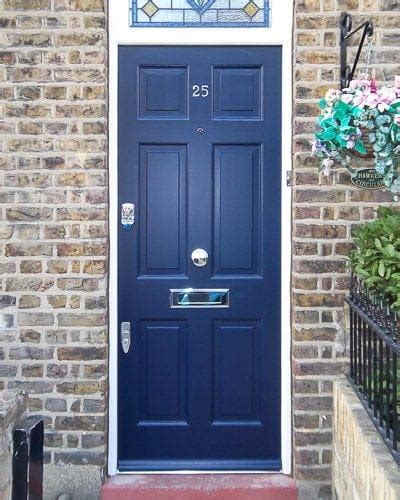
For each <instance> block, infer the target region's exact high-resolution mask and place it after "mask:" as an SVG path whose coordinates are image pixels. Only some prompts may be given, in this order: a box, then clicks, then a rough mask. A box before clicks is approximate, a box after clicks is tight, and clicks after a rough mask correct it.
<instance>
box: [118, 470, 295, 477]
mask: <svg viewBox="0 0 400 500" xmlns="http://www.w3.org/2000/svg"><path fill="white" fill-rule="evenodd" d="M138 474H140V475H142V474H143V475H157V474H165V475H170V476H173V475H197V474H198V475H200V474H283V475H284V476H290V474H287V473H285V472H283V471H282V470H165V471H164V470H158V471H154V470H149V471H119V470H117V472H116V474H115V475H116V476H137V475H138ZM110 477H112V476H110Z"/></svg>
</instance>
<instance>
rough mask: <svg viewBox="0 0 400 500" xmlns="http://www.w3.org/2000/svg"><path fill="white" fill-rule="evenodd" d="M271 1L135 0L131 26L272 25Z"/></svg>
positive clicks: (132, 6) (131, 9)
mask: <svg viewBox="0 0 400 500" xmlns="http://www.w3.org/2000/svg"><path fill="white" fill-rule="evenodd" d="M269 18H270V8H269V0H131V8H130V25H131V26H141V27H162V26H164V27H168V26H170V27H175V28H176V27H196V26H197V27H220V26H226V27H231V28H232V27H249V26H267V27H268V26H269Z"/></svg>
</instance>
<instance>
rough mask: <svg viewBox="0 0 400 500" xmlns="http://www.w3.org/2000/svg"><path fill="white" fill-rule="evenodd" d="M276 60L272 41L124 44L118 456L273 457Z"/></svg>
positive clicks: (271, 463)
mask: <svg viewBox="0 0 400 500" xmlns="http://www.w3.org/2000/svg"><path fill="white" fill-rule="evenodd" d="M266 75H268V77H267V76H266ZM280 75H281V49H280V48H279V47H129V46H124V47H120V49H119V130H118V140H119V153H118V155H119V156H118V159H119V162H118V169H119V172H118V178H119V202H120V203H125V202H130V203H134V204H135V208H136V210H135V212H136V222H135V224H134V226H133V228H132V229H131V230H130V231H126V230H124V229H123V228H122V226H121V225H119V227H120V229H119V242H118V267H119V275H118V302H119V306H118V307H119V312H118V314H119V321H120V322H122V321H124V322H126V321H128V322H130V324H131V346H130V349H129V351H128V352H127V353H124V351H123V350H122V347H121V346H120V348H119V354H118V467H119V469H120V470H121V471H130V470H132V471H135V470H180V469H193V470H215V469H217V470H218V469H220V470H249V469H251V470H257V469H259V470H279V469H280V467H281V461H280V390H281V386H280V254H281V249H280V204H281V200H280V189H281V159H280V147H281V146H280V144H281V142H280V141H281V138H280V129H281V115H280V113H281V81H280ZM117 223H118V224H120V223H119V221H117ZM197 248H201V249H204V250H205V251H206V252H207V253H208V261H207V263H206V265H204V266H203V267H198V266H196V265H195V264H194V262H193V261H192V259H191V254H192V251H193V250H195V249H197ZM190 288H192V289H207V290H209V289H228V290H229V307H222V308H221V307H220V308H213V307H206V308H203V307H195V308H190V307H184V308H172V307H171V304H170V290H171V289H183V290H187V289H190ZM186 293H188V292H187V291H186V292H185V293H183V295H182V297H188V296H187V295H185V294H186ZM183 300H186V299H183Z"/></svg>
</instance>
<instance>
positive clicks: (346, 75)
mask: <svg viewBox="0 0 400 500" xmlns="http://www.w3.org/2000/svg"><path fill="white" fill-rule="evenodd" d="M352 27H353V19H352V17H351V15H350V14H348V13H347V12H342V14H341V16H340V88H341V89H342V90H343V89H344V88H346V87H348V86H349V85H350V82H351V81H352V80H353V78H354V73H355V71H356V68H357V64H358V61H359V59H360V55H361V51H362V48H363V45H364V42H365V38H366V37H367V35H368V36H369V37H370V36H372V35H373V33H374V25H373V24H372V22H371V21H365V23H363V24H360V26H358V27H357V28H356V29H354V30H353V31H352ZM361 30H362V35H361V39H360V44H359V46H358V49H357V54H356V57H355V59H354V63H353V67H352V68H351V67H350V66H349V65H348V64H347V46H348V44H349V40H350V38H351V37H352V36H353V35H355V34H356V33H358V32H359V31H361Z"/></svg>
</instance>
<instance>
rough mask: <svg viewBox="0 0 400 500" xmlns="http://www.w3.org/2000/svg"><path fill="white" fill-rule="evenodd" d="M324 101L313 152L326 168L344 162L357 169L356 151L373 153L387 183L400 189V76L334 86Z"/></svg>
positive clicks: (328, 172)
mask: <svg viewBox="0 0 400 500" xmlns="http://www.w3.org/2000/svg"><path fill="white" fill-rule="evenodd" d="M319 107H320V110H321V112H320V116H319V117H318V119H317V125H318V131H317V132H316V133H315V142H314V146H313V153H314V155H315V156H317V157H318V158H320V159H321V170H323V172H324V174H325V175H329V174H330V173H331V171H332V168H333V167H334V166H335V165H342V166H344V167H346V168H348V170H349V171H350V173H351V174H353V175H354V173H355V170H354V168H353V167H352V158H353V157H354V156H361V157H365V158H368V157H373V158H374V164H375V170H376V172H377V173H378V174H381V175H382V176H383V181H384V183H385V185H386V186H387V187H388V188H389V189H390V190H391V191H392V192H393V193H394V194H396V195H397V194H398V193H400V171H399V169H400V76H397V77H396V79H395V83H394V85H384V86H381V87H378V85H377V84H376V81H375V80H374V79H370V78H367V77H364V78H362V79H360V80H353V81H352V82H351V84H350V86H349V87H348V88H346V89H344V90H343V91H339V90H335V89H329V90H328V92H327V93H326V95H325V98H324V99H321V100H320V101H319Z"/></svg>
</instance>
